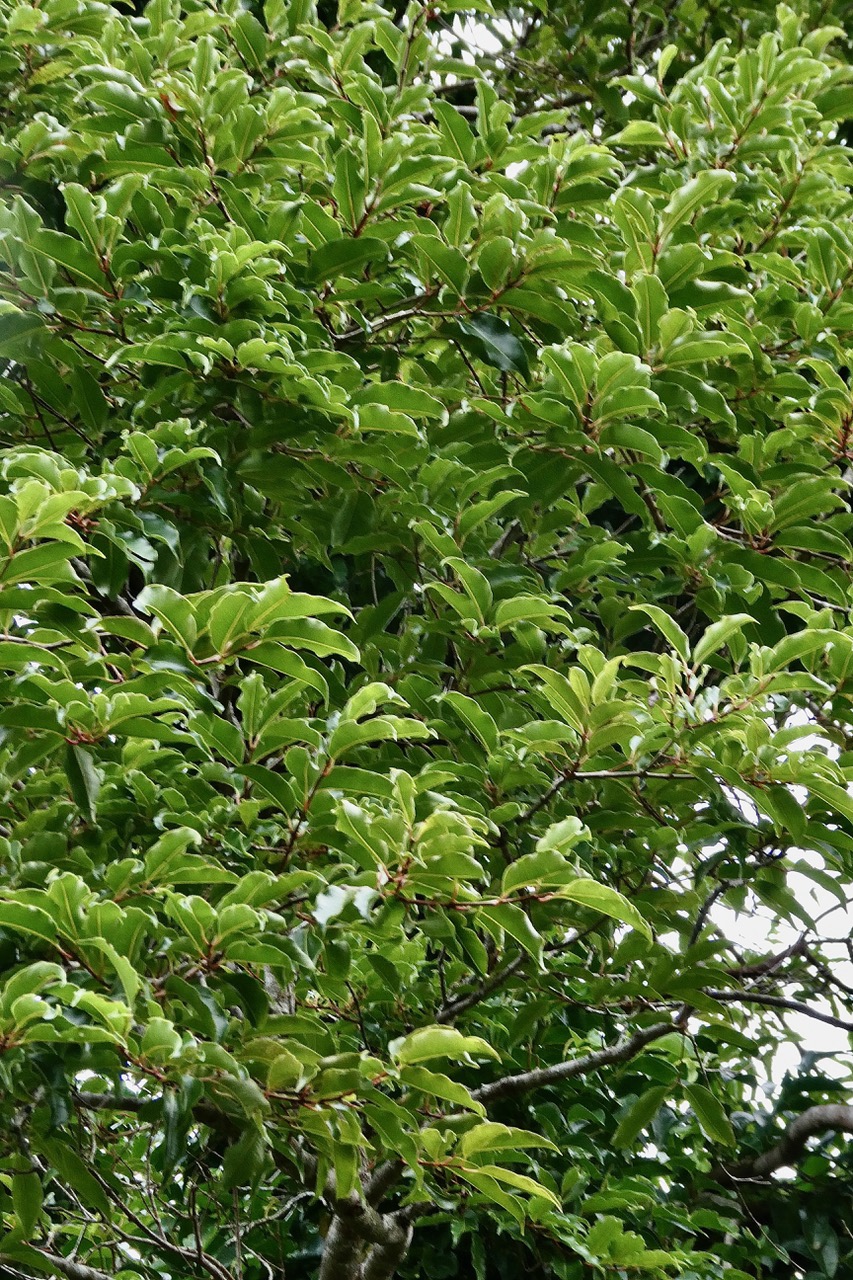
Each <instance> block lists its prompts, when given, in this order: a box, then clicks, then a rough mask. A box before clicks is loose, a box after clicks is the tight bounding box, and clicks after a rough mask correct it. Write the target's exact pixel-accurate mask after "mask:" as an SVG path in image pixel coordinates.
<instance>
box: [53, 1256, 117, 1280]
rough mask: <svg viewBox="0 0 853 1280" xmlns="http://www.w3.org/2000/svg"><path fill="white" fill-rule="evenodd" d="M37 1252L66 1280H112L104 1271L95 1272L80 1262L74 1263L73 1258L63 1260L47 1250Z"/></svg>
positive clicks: (92, 1268)
mask: <svg viewBox="0 0 853 1280" xmlns="http://www.w3.org/2000/svg"><path fill="white" fill-rule="evenodd" d="M37 1252H38V1253H39V1254H40V1255H41V1257H42V1258H44V1260H45V1262H49V1263H50V1265H51V1266H52V1267H53V1269H54V1271H58V1272H59V1274H60V1275H63V1276H67V1277H68V1280H112V1277H111V1276H109V1275H107V1273H106V1271H96V1270H95V1268H94V1267H87V1266H84V1264H83V1263H82V1262H75V1261H74V1259H73V1258H63V1257H62V1255H61V1254H59V1253H48V1251H47V1249H37Z"/></svg>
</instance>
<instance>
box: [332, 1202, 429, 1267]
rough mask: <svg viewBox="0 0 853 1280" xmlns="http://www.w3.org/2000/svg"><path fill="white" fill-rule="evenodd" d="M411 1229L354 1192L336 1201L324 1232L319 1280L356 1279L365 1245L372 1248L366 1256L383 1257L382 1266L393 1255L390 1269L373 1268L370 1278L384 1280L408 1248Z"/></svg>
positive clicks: (379, 1258)
mask: <svg viewBox="0 0 853 1280" xmlns="http://www.w3.org/2000/svg"><path fill="white" fill-rule="evenodd" d="M410 1238H411V1228H410V1227H409V1226H408V1224H406V1225H405V1226H401V1225H400V1224H399V1223H397V1222H396V1221H395V1220H394V1218H393V1217H391V1216H390V1215H384V1214H381V1213H377V1211H376V1210H375V1209H374V1208H373V1207H372V1206H371V1205H369V1204H367V1203H366V1202H365V1201H364V1200H362V1199H360V1198H359V1197H358V1196H357V1195H355V1194H353V1195H351V1196H349V1197H348V1198H347V1199H346V1200H338V1201H337V1202H336V1204H335V1212H334V1217H333V1218H332V1223H331V1226H330V1227H329V1230H328V1233H327V1235H326V1242H325V1245H324V1247H323V1260H322V1262H321V1263H320V1274H319V1277H318V1280H355V1277H356V1276H361V1266H360V1264H361V1257H362V1253H363V1252H364V1246H365V1244H372V1245H374V1248H373V1249H372V1250H371V1252H370V1254H369V1255H368V1264H369V1263H370V1259H371V1258H372V1257H374V1256H375V1257H376V1258H377V1259H378V1260H382V1262H383V1265H384V1263H386V1262H389V1261H390V1260H391V1259H392V1258H393V1266H392V1267H391V1269H390V1270H387V1271H382V1270H374V1271H371V1272H370V1273H369V1280H384V1277H385V1276H390V1275H392V1274H393V1271H394V1269H395V1268H396V1267H397V1266H398V1264H399V1263H400V1262H401V1261H402V1260H403V1258H404V1257H405V1254H406V1250H407V1249H408V1247H409V1240H410Z"/></svg>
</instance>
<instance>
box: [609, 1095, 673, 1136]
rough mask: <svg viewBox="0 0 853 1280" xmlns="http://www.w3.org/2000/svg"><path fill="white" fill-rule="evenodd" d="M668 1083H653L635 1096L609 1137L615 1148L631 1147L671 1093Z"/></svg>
mask: <svg viewBox="0 0 853 1280" xmlns="http://www.w3.org/2000/svg"><path fill="white" fill-rule="evenodd" d="M671 1092H672V1091H671V1089H670V1087H669V1085H653V1086H652V1088H651V1089H646V1090H645V1092H644V1093H641V1094H640V1096H639V1098H636V1099H635V1100H634V1102H633V1103H632V1104H631V1106H630V1107H629V1108H628V1110H627V1111H626V1112H625V1114H624V1115H623V1116H622V1118H621V1119H620V1121H619V1124H618V1125H617V1126H616V1131H615V1133H614V1134H613V1137H612V1139H611V1141H612V1143H613V1146H614V1147H617V1148H623V1147H631V1146H633V1145H634V1142H635V1140H636V1139H637V1137H638V1136H639V1135H640V1134H641V1133H642V1132H643V1130H644V1129H647V1128H648V1127H649V1125H650V1124H651V1122H652V1121H653V1120H654V1118H655V1116H656V1115H657V1113H658V1111H659V1110H660V1109H661V1107H662V1106H663V1104H664V1102H666V1100H667V1098H668V1097H669V1096H670V1094H671Z"/></svg>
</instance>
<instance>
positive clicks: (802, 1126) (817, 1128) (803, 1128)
mask: <svg viewBox="0 0 853 1280" xmlns="http://www.w3.org/2000/svg"><path fill="white" fill-rule="evenodd" d="M828 1130H835V1131H836V1132H837V1133H853V1107H848V1106H844V1105H842V1104H841V1103H826V1104H825V1105H822V1106H818V1107H809V1109H808V1110H807V1111H804V1112H803V1114H802V1115H801V1116H797V1118H796V1120H794V1121H792V1123H791V1124H790V1125H789V1126H788V1128H787V1129H786V1130H785V1132H784V1134H783V1135H782V1137H781V1138H780V1139H779V1141H778V1142H777V1143H776V1145H775V1146H774V1147H771V1148H770V1150H769V1151H765V1152H764V1154H763V1155H760V1156H756V1157H755V1158H754V1159H752V1160H744V1161H741V1163H740V1164H737V1165H734V1166H732V1167H730V1168H724V1169H721V1170H719V1171H718V1176H723V1177H726V1176H727V1177H731V1178H765V1177H767V1175H768V1174H770V1173H775V1171H776V1170H777V1169H784V1168H785V1167H786V1166H787V1165H793V1164H795V1163H796V1162H797V1160H799V1158H800V1156H801V1155H802V1154H803V1151H804V1150H805V1146H806V1143H807V1142H808V1140H809V1138H813V1137H814V1136H815V1134H817V1133H826V1132H827V1131H828Z"/></svg>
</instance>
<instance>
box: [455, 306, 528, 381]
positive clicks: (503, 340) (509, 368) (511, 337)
mask: <svg viewBox="0 0 853 1280" xmlns="http://www.w3.org/2000/svg"><path fill="white" fill-rule="evenodd" d="M455 332H456V333H457V334H458V335H459V341H460V343H461V345H462V346H463V347H464V348H465V349H466V350H467V351H470V352H471V353H472V354H473V355H475V356H477V357H478V358H479V359H480V360H483V361H484V362H485V363H486V364H488V365H491V366H492V368H494V369H500V370H501V371H502V372H504V373H518V374H520V375H521V376H522V377H527V375H528V373H529V364H528V359H527V352H526V351H525V349H524V347H523V346H522V344H521V342H520V340H519V339H518V338H517V337H516V336H515V334H514V333H513V331H512V329H511V328H510V326H509V325H508V324H507V323H506V321H505V320H500V319H498V317H497V316H493V315H490V314H489V313H488V312H480V313H478V314H476V315H473V316H471V317H470V319H468V320H457V321H456V325H455Z"/></svg>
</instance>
